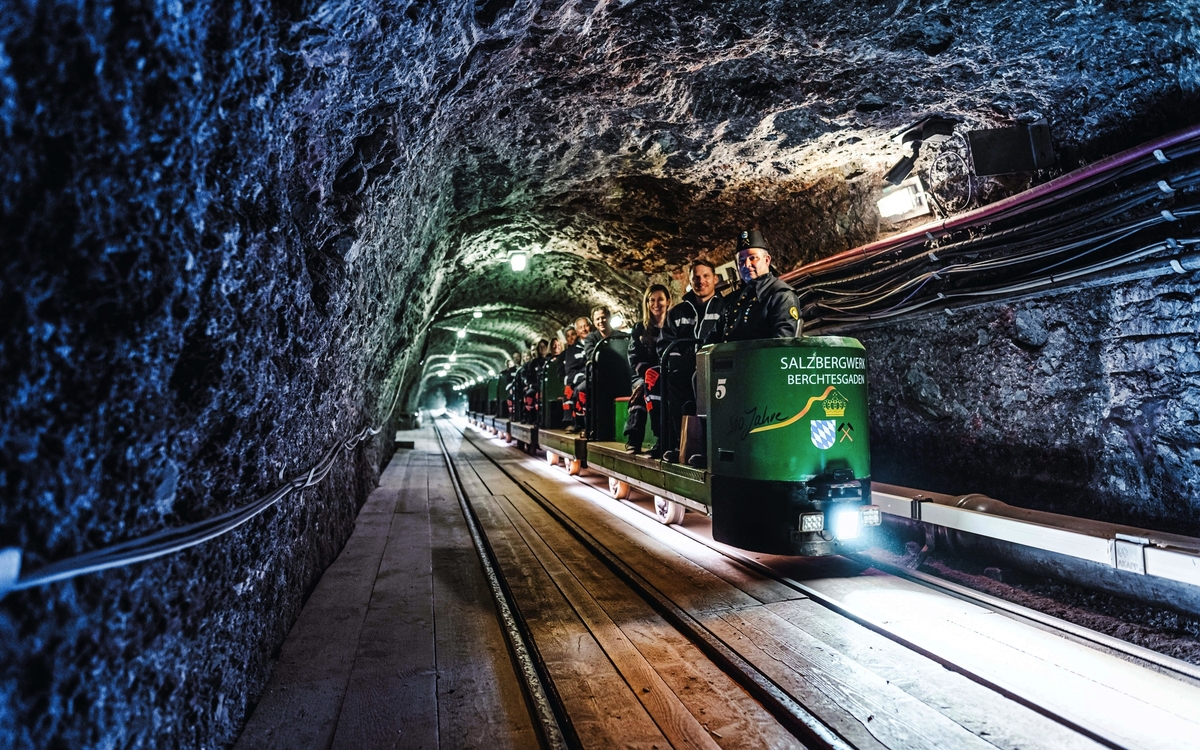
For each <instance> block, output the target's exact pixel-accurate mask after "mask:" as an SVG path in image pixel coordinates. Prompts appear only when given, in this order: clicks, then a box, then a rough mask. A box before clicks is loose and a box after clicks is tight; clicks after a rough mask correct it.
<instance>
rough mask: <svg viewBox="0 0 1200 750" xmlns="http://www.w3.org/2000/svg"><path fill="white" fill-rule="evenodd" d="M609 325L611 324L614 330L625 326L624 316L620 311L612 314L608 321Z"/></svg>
mask: <svg viewBox="0 0 1200 750" xmlns="http://www.w3.org/2000/svg"><path fill="white" fill-rule="evenodd" d="M609 325H611V326H612V328H613V330H614V331H619V330H621V329H622V328H624V327H625V316H624V315H622V314H621V313H617V314H615V315H613V316H612V320H610V321H609Z"/></svg>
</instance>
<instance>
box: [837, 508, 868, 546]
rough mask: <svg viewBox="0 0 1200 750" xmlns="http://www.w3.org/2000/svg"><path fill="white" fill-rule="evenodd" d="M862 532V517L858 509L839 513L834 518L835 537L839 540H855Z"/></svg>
mask: <svg viewBox="0 0 1200 750" xmlns="http://www.w3.org/2000/svg"><path fill="white" fill-rule="evenodd" d="M861 530H862V515H861V514H860V513H859V511H858V508H855V509H854V510H843V511H838V512H837V514H835V515H834V517H833V535H834V536H836V537H837V538H838V539H855V538H857V537H858V533H859V531H861Z"/></svg>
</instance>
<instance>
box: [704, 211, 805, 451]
mask: <svg viewBox="0 0 1200 750" xmlns="http://www.w3.org/2000/svg"><path fill="white" fill-rule="evenodd" d="M737 266H738V275H739V276H741V280H742V285H741V287H740V288H738V289H737V290H735V291H734V292H733V293H732V294H728V295H726V297H725V300H724V302H725V310H724V311H723V312H722V313H721V320H720V322H719V325H717V326H716V327H715V328H714V329H713V331H712V332H711V333H710V334H709V335H708V336H707V338H706V339H705V343H706V344H721V343H725V342H729V341H751V340H755V339H774V338H792V337H794V336H799V335H800V332H801V329H802V326H803V321H801V320H800V307H799V305H800V303H799V300H798V299H797V298H796V292H795V290H793V289H792V288H791V287H790V286H788V285H787V284H786V283H784V282H783V281H780V280H779V278H778V277H776V276H775V274H774V273H772V269H771V253H770V252H769V251H768V250H767V243H766V240H764V239H763V236H762V232H760V231H759V230H757V229H749V230H745V231H743V232H741V233H740V234H739V235H738V239H737ZM701 444H703V443H701ZM687 462H688V465H690V466H694V467H697V468H702V467H704V466H707V464H708V459H707V457H706V456H704V454H703V453H693V454H692V455H690V456H688V460H687Z"/></svg>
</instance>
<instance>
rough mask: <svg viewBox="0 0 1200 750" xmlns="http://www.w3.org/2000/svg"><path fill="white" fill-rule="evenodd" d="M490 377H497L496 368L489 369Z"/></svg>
mask: <svg viewBox="0 0 1200 750" xmlns="http://www.w3.org/2000/svg"><path fill="white" fill-rule="evenodd" d="M488 377H489V378H494V377H496V371H495V370H488Z"/></svg>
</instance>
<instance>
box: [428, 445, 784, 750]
mask: <svg viewBox="0 0 1200 750" xmlns="http://www.w3.org/2000/svg"><path fill="white" fill-rule="evenodd" d="M443 434H444V436H445V437H446V438H447V442H448V443H449V444H450V445H451V449H452V450H453V451H455V452H456V454H457V455H456V457H457V460H458V461H459V462H460V464H459V465H460V475H461V476H462V480H463V484H464V487H465V489H466V492H467V494H468V496H470V498H471V502H472V504H473V505H474V507H475V509H476V512H477V513H478V514H479V516H480V522H481V523H482V525H483V526H484V529H485V531H486V533H487V535H488V538H489V542H490V544H491V545H492V547H493V549H494V550H495V552H496V556H497V558H498V562H499V566H500V568H501V569H502V571H503V573H504V575H505V577H506V579H507V580H508V581H509V585H510V587H511V588H512V590H513V595H514V599H515V600H516V604H517V607H518V609H519V610H520V612H521V614H522V616H523V617H524V618H525V620H526V622H527V623H528V625H529V629H530V630H531V631H532V635H533V638H534V641H535V643H536V647H537V650H538V652H539V654H540V656H541V659H542V661H543V663H545V664H546V667H547V670H548V672H549V673H550V676H551V679H552V680H553V684H554V688H555V690H556V691H557V693H558V694H559V696H560V698H561V700H562V702H563V704H564V707H565V709H566V711H567V713H568V714H569V716H570V723H571V725H572V727H573V728H574V733H575V735H576V736H577V738H578V740H579V743H580V745H581V746H583V747H585V748H609V747H646V748H651V747H657V748H668V747H676V748H763V747H771V748H798V747H802V745H801V744H800V743H799V742H798V741H797V740H796V739H795V738H794V737H793V736H792V735H791V734H790V733H788V732H787V731H786V730H785V729H784V728H783V727H782V726H781V725H779V723H778V722H776V721H775V719H774V718H773V717H772V716H771V715H770V714H769V713H768V712H767V711H766V710H765V709H764V708H763V707H762V706H761V705H760V704H758V703H757V702H756V701H755V700H753V699H752V698H751V697H750V696H749V695H748V694H747V693H746V692H745V691H744V690H743V689H742V688H741V687H740V686H739V685H738V684H737V683H736V682H734V681H733V680H732V679H731V678H730V677H729V676H728V675H726V674H725V673H724V672H722V671H721V670H720V669H719V668H717V667H716V666H715V665H714V664H713V663H712V662H711V661H710V660H709V659H708V658H707V657H706V656H704V654H703V653H702V652H701V651H700V650H699V649H698V648H697V647H696V646H695V645H694V644H692V643H691V642H690V641H689V640H688V639H687V638H685V637H684V636H682V635H681V634H680V633H679V632H678V631H676V630H675V629H674V628H673V627H672V626H671V625H669V624H668V623H667V622H666V621H665V620H663V618H662V617H661V616H659V615H658V613H657V612H655V611H654V609H653V608H652V607H651V606H650V605H649V604H648V603H646V602H645V601H644V600H643V599H641V598H640V597H639V596H638V595H637V594H636V593H635V592H633V591H632V590H630V589H629V587H628V586H626V585H625V583H624V582H622V581H621V580H620V579H619V578H618V577H617V576H616V575H615V574H613V573H612V572H611V571H610V570H609V569H608V568H607V567H605V565H604V563H603V562H601V561H600V560H598V559H597V558H596V557H595V556H593V555H592V554H591V553H590V552H589V551H588V550H587V549H586V548H585V547H584V546H583V545H582V544H581V543H580V542H579V541H578V540H576V539H575V538H574V537H572V536H571V535H570V534H569V533H568V532H567V531H566V530H565V529H564V528H562V527H561V526H560V525H559V524H558V523H557V522H556V521H555V520H554V519H553V518H552V517H550V516H549V514H547V513H546V512H545V511H544V510H543V509H542V508H541V507H540V506H538V505H537V504H536V503H535V502H533V501H532V500H531V499H530V498H529V497H528V496H527V495H525V493H523V492H522V491H521V490H520V487H519V486H517V485H516V484H515V483H513V482H512V480H511V479H509V478H508V477H507V476H506V475H505V474H504V473H503V472H501V471H500V470H499V469H497V468H496V467H495V465H493V464H492V463H491V462H489V461H487V460H486V459H485V458H483V456H482V455H481V454H479V453H478V452H476V451H475V450H474V449H473V448H472V447H471V446H470V445H469V444H461V443H459V441H458V440H457V439H456V437H455V436H454V435H453V434H452V433H451V432H450V431H445V432H444V433H443Z"/></svg>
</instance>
